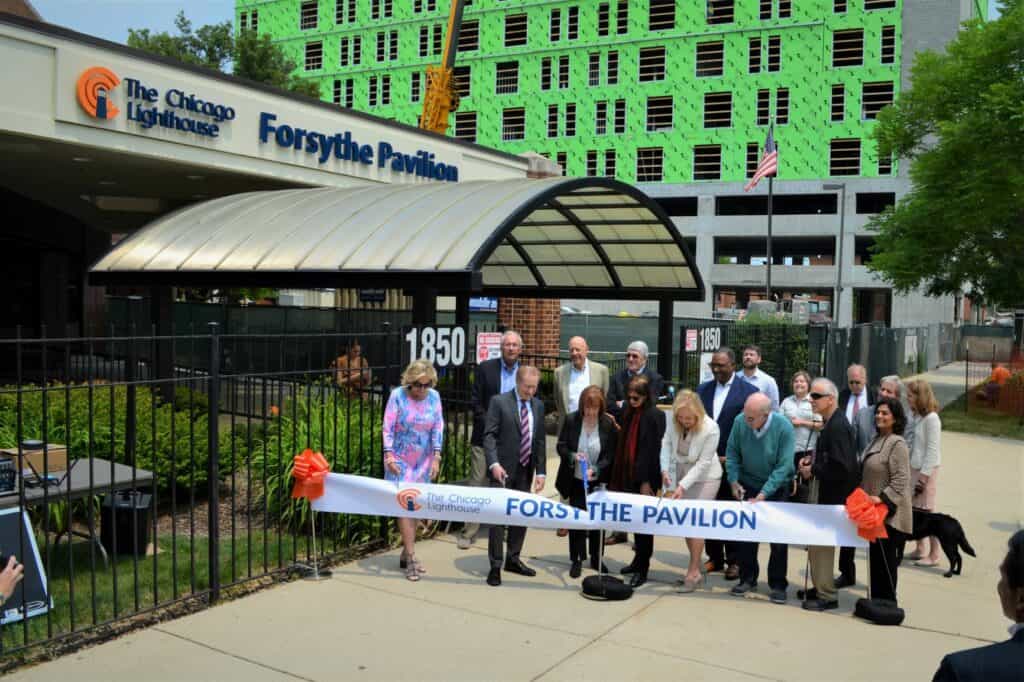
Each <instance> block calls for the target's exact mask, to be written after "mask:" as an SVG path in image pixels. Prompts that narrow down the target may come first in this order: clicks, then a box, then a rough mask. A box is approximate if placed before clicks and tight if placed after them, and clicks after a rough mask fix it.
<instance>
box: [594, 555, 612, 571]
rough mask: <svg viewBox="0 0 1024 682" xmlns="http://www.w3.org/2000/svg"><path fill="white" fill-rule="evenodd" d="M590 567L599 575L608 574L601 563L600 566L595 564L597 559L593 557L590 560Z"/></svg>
mask: <svg viewBox="0 0 1024 682" xmlns="http://www.w3.org/2000/svg"><path fill="white" fill-rule="evenodd" d="M590 567H591V568H592V569H594V570H595V571H599V572H601V573H607V572H608V567H607V566H605V565H604V562H603V561H602V562H601V563H600V564H598V563H597V557H594V558H592V559H591V560H590Z"/></svg>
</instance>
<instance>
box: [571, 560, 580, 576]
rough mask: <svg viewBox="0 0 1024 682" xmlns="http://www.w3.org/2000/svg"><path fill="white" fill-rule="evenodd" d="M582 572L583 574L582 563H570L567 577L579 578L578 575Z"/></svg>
mask: <svg viewBox="0 0 1024 682" xmlns="http://www.w3.org/2000/svg"><path fill="white" fill-rule="evenodd" d="M582 572H583V562H582V561H574V562H572V566H570V567H569V577H570V578H579V577H580V573H582Z"/></svg>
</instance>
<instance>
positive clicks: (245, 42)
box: [128, 12, 320, 99]
mask: <svg viewBox="0 0 1024 682" xmlns="http://www.w3.org/2000/svg"><path fill="white" fill-rule="evenodd" d="M174 26H175V28H177V29H178V33H177V35H171V34H170V33H167V32H166V31H161V32H160V33H153V32H151V31H150V30H149V29H148V28H142V29H134V28H130V29H128V45H129V46H131V47H137V48H139V49H141V50H146V51H147V52H153V53H155V54H160V55H163V56H165V57H170V58H172V59H177V60H178V61H181V62H184V63H186V64H196V65H198V66H205V67H207V68H210V69H216V70H218V71H226V67H227V66H228V65H231V67H232V72H233V73H234V75H236V76H240V77H242V78H248V79H250V80H254V81H258V82H260V83H266V84H268V85H273V86H274V87H278V88H281V89H282V90H288V91H291V92H296V93H300V94H303V95H308V96H310V97H315V98H317V99H319V98H320V86H319V85H318V84H317V83H316V81H312V80H302V79H300V78H297V77H296V76H294V75H293V73H294V72H295V70H296V64H295V62H293V61H292V60H291V59H289V58H288V57H287V55H285V53H284V52H283V51H282V50H281V48H280V47H278V46H277V45H275V44H274V43H273V42H272V41H271V40H270V36H269V35H265V34H264V35H262V36H259V35H257V34H256V32H255V31H242V32H241V33H240V34H239V35H238V36H237V37H235V36H232V31H231V22H230V21H224V22H221V23H219V24H208V25H206V26H201V27H199V29H198V30H196V31H193V30H192V22H191V21H189V20H188V18H187V17H186V16H185V13H184V12H178V16H177V18H176V19H175V20H174Z"/></svg>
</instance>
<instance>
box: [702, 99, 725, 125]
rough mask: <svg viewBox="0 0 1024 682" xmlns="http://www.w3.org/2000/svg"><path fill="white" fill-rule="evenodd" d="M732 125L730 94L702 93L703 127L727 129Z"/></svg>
mask: <svg viewBox="0 0 1024 682" xmlns="http://www.w3.org/2000/svg"><path fill="white" fill-rule="evenodd" d="M731 125H732V93H731V92H706V93H704V127H705V128H728V127H729V126H731Z"/></svg>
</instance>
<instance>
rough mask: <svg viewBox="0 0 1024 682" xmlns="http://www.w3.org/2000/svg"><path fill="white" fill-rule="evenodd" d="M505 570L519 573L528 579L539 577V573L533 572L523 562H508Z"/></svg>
mask: <svg viewBox="0 0 1024 682" xmlns="http://www.w3.org/2000/svg"><path fill="white" fill-rule="evenodd" d="M505 570H506V571H508V572H509V573H518V574H519V575H525V576H526V577H527V578H532V577H533V576H535V575H537V571H535V570H533V569H532V568H530V567H529V566H527V565H526V564H524V563H523V562H522V561H506V562H505Z"/></svg>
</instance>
